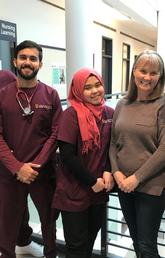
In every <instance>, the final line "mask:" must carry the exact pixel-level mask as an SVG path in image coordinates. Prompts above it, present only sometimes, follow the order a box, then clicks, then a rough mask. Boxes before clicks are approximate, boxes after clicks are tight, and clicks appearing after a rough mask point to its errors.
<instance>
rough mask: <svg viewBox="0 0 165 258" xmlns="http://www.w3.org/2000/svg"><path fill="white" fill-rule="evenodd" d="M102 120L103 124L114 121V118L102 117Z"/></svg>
mask: <svg viewBox="0 0 165 258" xmlns="http://www.w3.org/2000/svg"><path fill="white" fill-rule="evenodd" d="M101 121H102V123H103V124H107V123H112V118H108V119H102V120H101Z"/></svg>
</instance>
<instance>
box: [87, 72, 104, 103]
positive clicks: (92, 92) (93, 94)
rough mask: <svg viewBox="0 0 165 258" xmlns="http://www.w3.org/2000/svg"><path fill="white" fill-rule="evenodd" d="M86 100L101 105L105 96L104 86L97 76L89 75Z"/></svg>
mask: <svg viewBox="0 0 165 258" xmlns="http://www.w3.org/2000/svg"><path fill="white" fill-rule="evenodd" d="M83 96H84V100H85V101H86V102H88V103H90V104H92V105H99V104H100V103H101V102H102V100H103V98H104V87H103V85H102V84H101V82H100V81H99V80H98V79H97V77H96V76H94V75H92V76H90V77H88V79H87V80H86V83H85V85H84V91H83Z"/></svg>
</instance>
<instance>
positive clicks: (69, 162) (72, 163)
mask: <svg viewBox="0 0 165 258" xmlns="http://www.w3.org/2000/svg"><path fill="white" fill-rule="evenodd" d="M58 145H59V150H60V156H61V160H62V162H63V163H64V165H65V166H67V168H68V169H69V170H71V171H72V173H73V174H74V176H75V178H76V179H77V180H79V181H80V182H81V183H82V184H84V185H87V186H90V187H92V186H93V185H94V184H95V183H96V178H94V177H93V176H92V175H91V173H90V171H88V170H87V169H86V168H85V166H84V165H83V164H82V162H81V161H80V159H79V157H78V156H77V155H76V146H75V145H73V144H70V143H66V142H63V141H59V142H58Z"/></svg>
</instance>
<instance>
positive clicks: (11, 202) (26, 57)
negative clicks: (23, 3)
mask: <svg viewBox="0 0 165 258" xmlns="http://www.w3.org/2000/svg"><path fill="white" fill-rule="evenodd" d="M14 65H15V67H16V69H17V73H18V76H17V81H16V82H15V81H14V82H12V83H10V85H8V86H6V87H4V88H2V89H1V90H0V146H1V148H0V236H1V237H0V253H1V257H2V258H15V257H16V255H15V246H16V243H17V238H18V235H19V230H20V227H21V222H22V218H23V216H24V212H25V210H26V207H27V196H28V194H29V193H30V196H31V198H32V200H33V202H34V204H35V206H36V208H37V210H38V213H39V217H40V221H41V229H42V236H43V242H44V255H45V257H46V258H54V257H55V255H56V248H55V235H54V233H55V232H54V231H55V230H54V222H53V220H52V218H51V209H50V206H51V201H52V195H53V187H54V186H53V184H52V166H51V155H52V154H53V152H54V151H55V149H56V138H57V128H58V123H59V118H60V115H61V112H62V108H61V104H60V99H59V96H58V94H57V92H56V90H54V89H52V88H51V87H49V86H47V85H45V84H44V83H42V82H40V81H38V80H37V73H38V71H39V69H40V68H41V66H42V48H41V47H40V46H39V45H38V44H37V43H35V42H33V41H29V40H26V41H23V42H22V43H20V44H19V45H18V46H17V47H16V51H15V58H14Z"/></svg>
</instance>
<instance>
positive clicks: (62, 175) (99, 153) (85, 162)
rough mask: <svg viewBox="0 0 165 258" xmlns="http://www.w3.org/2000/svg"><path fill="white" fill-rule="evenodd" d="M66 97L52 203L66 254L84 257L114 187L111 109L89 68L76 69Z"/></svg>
mask: <svg viewBox="0 0 165 258" xmlns="http://www.w3.org/2000/svg"><path fill="white" fill-rule="evenodd" d="M68 100H69V102H70V104H71V106H70V107H69V108H67V109H66V110H65V111H64V113H63V116H62V119H61V124H60V128H59V134H58V140H59V149H60V156H61V161H62V167H61V169H60V171H59V173H57V186H56V192H55V195H54V201H53V207H54V208H56V209H59V210H60V211H61V214H62V221H63V228H64V236H65V242H66V257H67V258H77V257H78V258H89V257H91V255H92V249H93V245H94V242H95V239H96V236H97V233H98V231H99V230H100V228H101V225H102V218H103V214H104V211H105V207H106V202H107V201H108V191H110V190H111V189H112V187H113V185H114V181H113V177H112V175H111V173H110V163H109V159H108V148H109V143H110V137H109V135H110V129H111V121H112V115H113V109H112V108H110V107H107V106H105V101H104V84H103V80H102V78H101V77H100V75H99V74H98V73H97V72H96V71H94V70H93V69H88V68H83V69H81V70H79V71H78V72H77V73H75V75H74V76H73V80H72V83H71V87H70V92H69V97H68Z"/></svg>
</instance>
